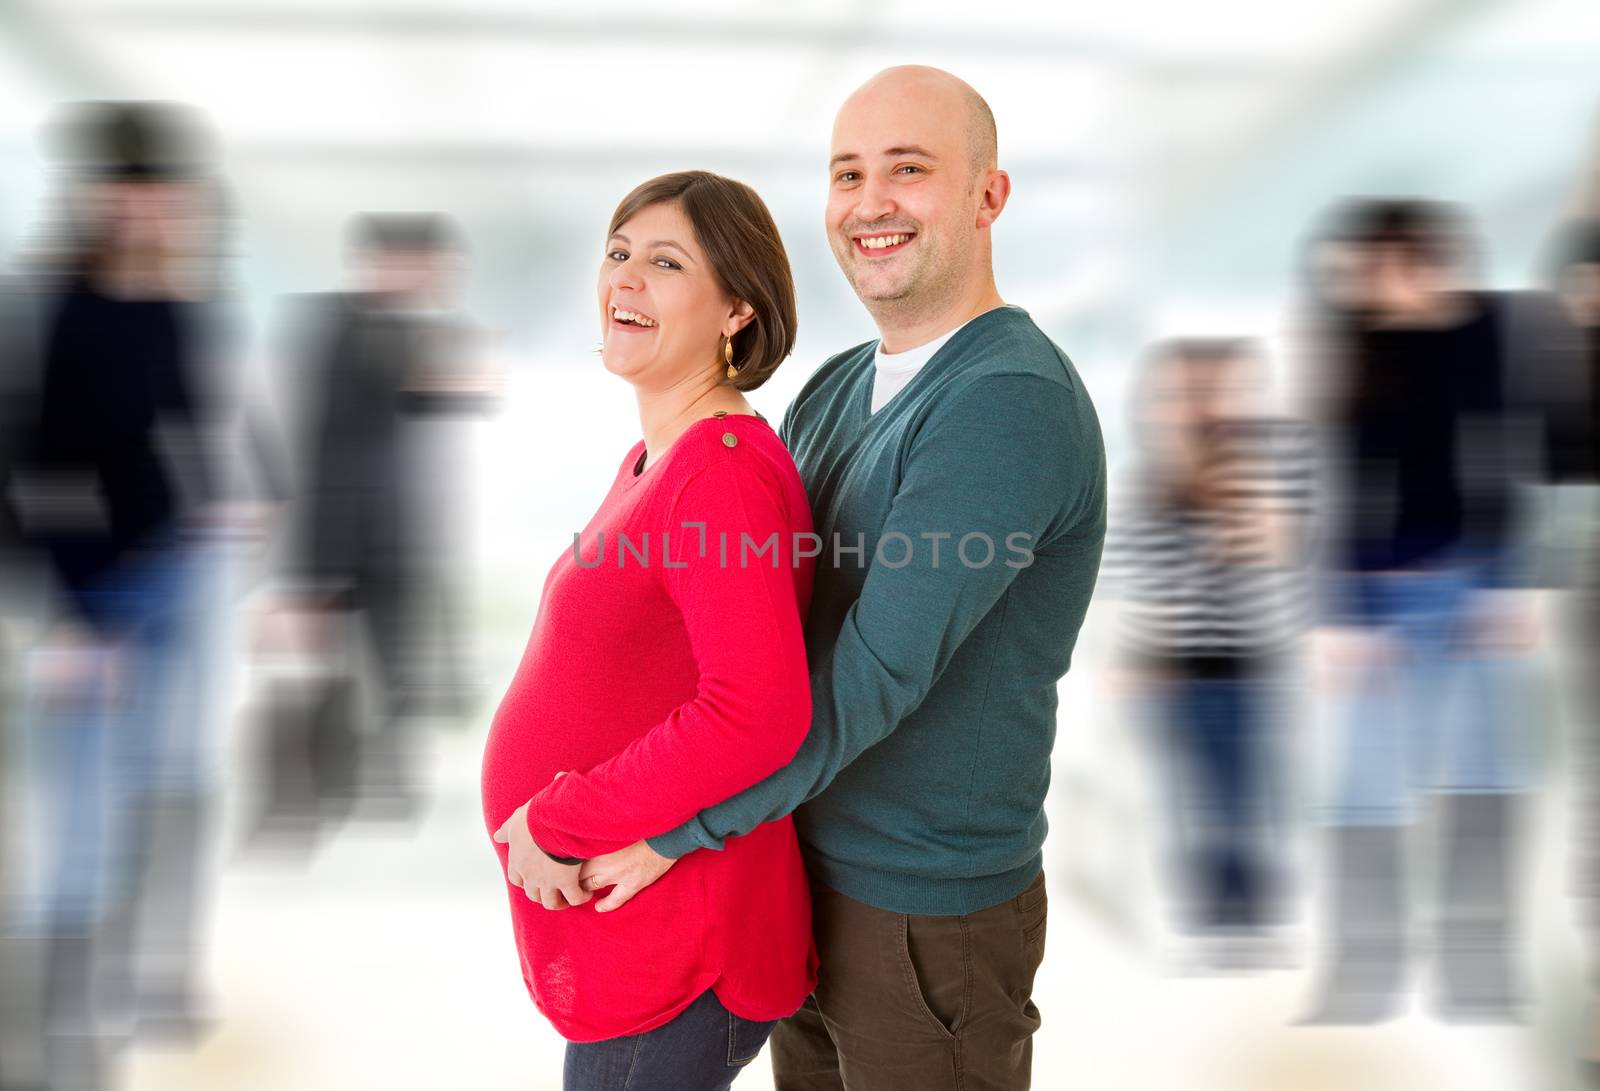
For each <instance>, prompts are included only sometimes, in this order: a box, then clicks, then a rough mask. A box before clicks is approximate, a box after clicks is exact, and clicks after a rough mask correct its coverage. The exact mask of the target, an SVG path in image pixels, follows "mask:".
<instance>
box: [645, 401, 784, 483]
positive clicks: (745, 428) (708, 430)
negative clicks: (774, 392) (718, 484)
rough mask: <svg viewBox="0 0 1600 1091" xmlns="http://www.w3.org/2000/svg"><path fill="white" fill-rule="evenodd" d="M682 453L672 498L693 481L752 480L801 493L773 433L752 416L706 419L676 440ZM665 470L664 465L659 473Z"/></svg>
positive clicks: (676, 460) (675, 465)
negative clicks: (797, 490) (796, 490)
mask: <svg viewBox="0 0 1600 1091" xmlns="http://www.w3.org/2000/svg"><path fill="white" fill-rule="evenodd" d="M678 444H679V446H680V447H681V448H682V450H681V451H679V452H677V457H674V458H673V459H672V460H671V463H672V464H671V467H670V468H671V470H672V471H673V472H672V474H671V476H672V477H673V478H675V479H676V480H675V481H674V482H673V484H674V486H675V488H674V489H673V491H674V493H677V494H680V495H681V493H682V492H683V491H684V489H685V488H686V487H687V486H688V485H690V483H691V482H694V481H696V480H703V481H704V482H705V483H711V482H713V481H715V480H722V481H729V480H740V479H744V480H753V481H757V482H760V483H762V484H764V485H766V486H768V487H769V488H773V489H775V490H779V491H781V492H788V491H791V490H793V489H799V490H800V491H801V493H802V495H803V493H804V489H803V487H802V486H801V482H800V472H799V470H797V469H796V468H795V464H794V459H793V458H792V457H791V456H790V454H789V450H788V448H787V447H785V446H784V445H783V441H782V440H781V439H779V438H778V434H777V432H776V431H775V430H774V429H773V427H772V426H771V425H770V424H769V423H767V421H765V420H763V419H762V418H760V417H757V416H754V415H751V414H740V413H728V414H724V415H721V416H711V417H706V418H704V419H702V420H698V421H696V422H695V423H694V424H692V425H690V426H689V429H688V431H686V432H685V433H684V434H683V435H682V436H681V437H679V439H678ZM668 468H669V467H668V466H667V465H665V464H663V466H662V469H664V470H665V469H668Z"/></svg>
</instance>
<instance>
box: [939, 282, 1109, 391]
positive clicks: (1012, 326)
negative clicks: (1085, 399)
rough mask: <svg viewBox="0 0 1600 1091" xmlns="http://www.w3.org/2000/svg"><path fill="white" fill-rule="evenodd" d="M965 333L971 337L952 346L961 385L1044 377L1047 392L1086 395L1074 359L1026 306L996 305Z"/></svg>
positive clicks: (1042, 383)
mask: <svg viewBox="0 0 1600 1091" xmlns="http://www.w3.org/2000/svg"><path fill="white" fill-rule="evenodd" d="M961 332H962V333H963V334H966V336H964V337H962V338H961V339H960V340H959V341H957V342H956V343H955V344H953V345H950V346H948V347H949V348H952V349H955V350H956V351H957V352H959V353H960V355H961V360H960V367H959V368H957V369H956V371H955V376H956V377H957V380H958V381H957V383H956V386H957V387H958V388H959V389H961V390H966V389H967V388H968V387H969V386H970V384H975V383H980V382H983V381H984V380H987V379H991V378H998V377H1002V376H1005V377H1015V378H1019V379H1023V380H1026V379H1028V378H1032V379H1036V380H1039V389H1040V391H1041V393H1045V394H1049V393H1050V392H1051V388H1056V389H1057V390H1058V391H1059V393H1060V395H1063V396H1065V395H1077V396H1082V395H1083V393H1084V391H1083V382H1082V380H1081V379H1080V378H1079V377H1078V372H1077V369H1076V368H1075V367H1074V366H1073V364H1072V360H1071V358H1070V357H1068V356H1067V354H1066V353H1065V352H1064V351H1062V349H1061V347H1060V346H1059V345H1057V344H1056V343H1055V342H1054V341H1052V340H1051V339H1050V337H1049V335H1048V334H1046V333H1045V332H1044V331H1043V330H1042V329H1040V328H1039V326H1038V324H1037V323H1035V322H1034V320H1033V317H1032V316H1031V315H1029V314H1028V312H1027V311H1025V310H1023V309H1022V308H1021V307H1016V306H1011V305H1007V306H1004V307H997V308H995V309H994V310H993V311H989V312H987V313H985V314H982V315H979V316H978V317H977V318H975V319H973V320H972V322H971V323H970V324H969V326H968V327H967V328H966V329H963V330H962V331H961Z"/></svg>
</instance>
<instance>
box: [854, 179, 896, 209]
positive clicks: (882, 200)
mask: <svg viewBox="0 0 1600 1091" xmlns="http://www.w3.org/2000/svg"><path fill="white" fill-rule="evenodd" d="M856 194H857V198H856V210H855V211H856V216H857V217H858V218H860V219H863V220H881V219H883V218H884V217H885V216H888V215H890V214H892V213H893V212H894V210H895V203H894V194H893V192H892V191H891V190H890V188H889V183H888V182H887V181H886V180H883V179H880V178H879V177H878V176H876V175H872V176H869V177H868V178H867V179H866V180H865V181H864V182H862V183H861V188H860V189H858V190H856Z"/></svg>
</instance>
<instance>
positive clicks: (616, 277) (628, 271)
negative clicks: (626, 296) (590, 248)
mask: <svg viewBox="0 0 1600 1091" xmlns="http://www.w3.org/2000/svg"><path fill="white" fill-rule="evenodd" d="M610 281H611V286H612V287H613V288H627V289H629V290H631V291H638V290H639V289H640V288H643V287H644V281H643V279H641V278H640V276H639V270H638V269H637V268H636V267H635V266H634V264H633V259H632V258H629V259H628V260H627V261H619V262H617V263H616V264H615V265H613V266H612V267H611V277H610Z"/></svg>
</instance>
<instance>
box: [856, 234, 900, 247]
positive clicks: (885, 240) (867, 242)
mask: <svg viewBox="0 0 1600 1091" xmlns="http://www.w3.org/2000/svg"><path fill="white" fill-rule="evenodd" d="M909 238H911V236H910V235H879V236H878V237H877V238H872V239H862V240H861V245H862V246H865V247H866V248H867V249H868V250H882V249H884V248H885V247H888V246H899V245H900V244H901V243H903V242H905V241H906V240H907V239H909Z"/></svg>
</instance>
